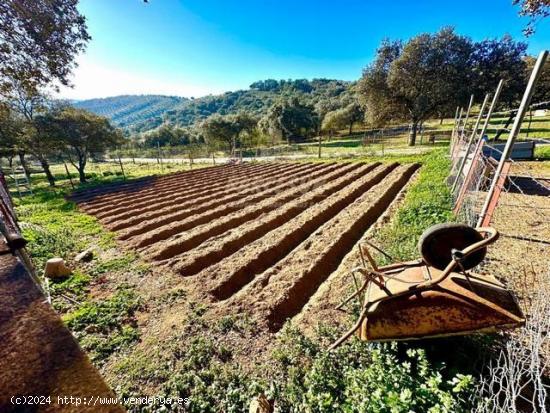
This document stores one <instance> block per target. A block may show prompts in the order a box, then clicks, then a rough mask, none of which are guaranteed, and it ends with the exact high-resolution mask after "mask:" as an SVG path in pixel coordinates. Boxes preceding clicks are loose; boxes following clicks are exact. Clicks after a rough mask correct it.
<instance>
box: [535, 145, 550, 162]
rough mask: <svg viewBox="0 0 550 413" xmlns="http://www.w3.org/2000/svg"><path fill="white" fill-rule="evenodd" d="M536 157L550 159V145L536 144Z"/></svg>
mask: <svg viewBox="0 0 550 413" xmlns="http://www.w3.org/2000/svg"><path fill="white" fill-rule="evenodd" d="M535 159H538V160H545V161H548V160H550V145H544V146H541V145H537V146H535Z"/></svg>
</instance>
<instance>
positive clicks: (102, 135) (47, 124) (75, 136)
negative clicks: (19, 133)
mask: <svg viewBox="0 0 550 413" xmlns="http://www.w3.org/2000/svg"><path fill="white" fill-rule="evenodd" d="M39 119H40V122H41V123H42V124H43V125H44V130H43V134H44V135H47V136H49V137H50V139H51V140H55V141H57V142H59V144H60V145H62V146H63V152H62V154H61V155H62V156H66V157H67V158H68V161H69V162H70V163H71V164H72V165H73V166H74V167H75V168H76V169H77V170H78V173H79V177H80V182H86V174H85V167H86V164H87V162H88V159H89V158H90V157H99V156H101V155H103V153H105V151H106V150H107V149H113V148H116V147H117V146H118V145H120V144H121V143H122V142H123V138H122V135H121V133H120V131H118V130H116V129H115V128H113V127H112V126H111V124H110V123H109V121H108V120H107V119H105V118H104V117H101V116H97V115H94V114H93V113H90V112H87V111H85V110H81V109H75V108H72V107H64V108H59V109H56V110H53V111H49V112H47V113H46V114H44V115H42V116H40V117H39Z"/></svg>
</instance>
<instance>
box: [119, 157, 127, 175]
mask: <svg viewBox="0 0 550 413" xmlns="http://www.w3.org/2000/svg"><path fill="white" fill-rule="evenodd" d="M118 164H119V165H120V170H121V172H122V178H123V179H126V174H125V173H124V167H123V166H122V159H121V158H120V152H118Z"/></svg>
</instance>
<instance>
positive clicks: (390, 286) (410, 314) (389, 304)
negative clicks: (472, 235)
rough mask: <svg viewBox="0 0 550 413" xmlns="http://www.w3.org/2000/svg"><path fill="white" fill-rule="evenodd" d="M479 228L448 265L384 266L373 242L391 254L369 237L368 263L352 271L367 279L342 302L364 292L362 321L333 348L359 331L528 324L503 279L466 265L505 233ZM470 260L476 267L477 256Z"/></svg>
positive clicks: (411, 333)
mask: <svg viewBox="0 0 550 413" xmlns="http://www.w3.org/2000/svg"><path fill="white" fill-rule="evenodd" d="M470 230H472V229H471V228H470ZM475 230H476V231H477V232H478V233H479V234H480V236H479V238H481V239H480V240H479V241H478V242H475V243H473V244H471V245H469V246H467V247H466V248H464V249H462V250H458V249H452V251H451V258H452V259H451V260H450V262H449V263H448V264H447V265H446V266H445V267H444V268H442V269H438V268H435V267H433V266H431V265H429V264H427V263H426V260H424V259H419V260H415V261H408V262H401V263H396V264H391V265H387V266H383V267H378V266H377V264H376V262H375V260H374V259H373V257H372V255H371V253H370V251H369V249H368V247H367V245H368V246H370V247H372V248H375V249H376V250H378V251H380V252H382V253H383V254H384V255H386V256H388V255H387V254H385V253H384V251H382V250H381V249H379V248H378V247H376V246H374V245H373V244H371V243H369V242H364V243H363V244H360V245H359V249H360V252H361V257H362V259H363V266H362V267H357V268H354V269H353V270H352V272H351V273H352V275H353V276H354V280H355V274H357V273H359V274H360V275H361V276H362V277H363V278H364V282H363V284H362V285H361V286H360V287H358V284H357V283H356V287H358V288H357V291H356V292H355V293H354V294H352V295H351V296H350V297H348V298H347V299H346V300H345V301H344V302H342V303H341V304H340V305H339V306H338V307H337V308H338V309H341V308H342V307H343V306H344V305H346V304H347V303H349V302H350V301H351V300H352V299H354V298H355V297H359V295H360V294H362V293H364V300H363V304H362V310H361V313H360V316H359V318H358V320H357V322H356V323H355V324H354V325H353V327H352V328H351V329H350V330H348V331H347V332H346V333H345V334H344V335H343V336H342V337H340V338H339V339H338V340H337V341H336V342H335V343H334V344H333V345H332V346H331V349H333V348H336V347H338V346H339V345H340V344H342V343H343V342H344V341H346V340H347V339H348V338H349V337H351V335H353V334H354V333H356V332H357V334H358V336H359V338H360V339H362V340H366V341H395V340H414V339H422V338H433V337H446V336H452V335H464V334H470V333H475V332H492V331H496V330H498V329H503V328H511V327H518V326H521V325H523V324H524V323H525V318H524V316H523V314H522V312H521V310H520V308H519V306H518V303H517V301H516V300H515V298H514V296H513V295H512V294H511V293H510V291H508V290H507V289H506V288H505V286H504V285H503V284H502V283H500V282H499V281H498V280H497V279H496V278H494V277H492V276H489V275H480V274H475V273H472V272H469V271H468V268H464V264H466V263H467V260H468V258H469V259H470V261H471V258H472V257H473V254H474V253H476V252H477V254H476V255H477V256H480V259H479V260H478V261H481V260H482V259H483V257H484V255H485V254H484V250H485V249H486V247H487V246H488V245H490V244H492V243H494V242H495V241H496V240H497V239H498V236H499V234H498V231H496V230H495V229H494V228H490V227H483V228H476V229H475ZM483 235H487V238H484V237H483ZM482 250H483V251H482ZM365 257H366V259H367V260H365ZM366 261H368V263H369V264H370V267H371V268H370V269H368V268H367V263H366ZM476 265H477V264H476ZM469 266H470V267H472V263H471V262H470V263H469Z"/></svg>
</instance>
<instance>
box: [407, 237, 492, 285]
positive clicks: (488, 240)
mask: <svg viewBox="0 0 550 413" xmlns="http://www.w3.org/2000/svg"><path fill="white" fill-rule="evenodd" d="M476 231H477V232H479V233H480V234H488V235H489V236H488V237H487V238H484V239H482V240H481V241H478V242H476V243H474V244H472V245H470V246H469V247H466V248H464V249H463V250H462V251H460V250H459V251H455V254H460V255H461V257H462V258H466V257H467V256H468V255H470V254H473V253H474V252H476V251H478V250H480V249H481V248H484V247H486V246H487V245H489V244H492V243H493V242H495V241H496V240H497V239H498V237H499V233H498V231H497V230H496V229H495V228H493V227H478V228H476ZM457 264H458V262H457V261H456V260H454V259H453V260H451V262H449V264H447V266H446V267H445V269H444V270H443V272H442V273H441V275H440V276H439V277H438V278H435V279H433V280H429V281H426V282H422V283H420V284H417V285H416V286H415V287H414V288H415V289H418V288H427V287H433V286H434V285H437V284H439V283H440V282H442V281H443V280H444V279H445V278H447V277H448V276H449V274H450V273H451V272H452V271H453V270H454V269H455V267H456V266H457Z"/></svg>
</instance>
